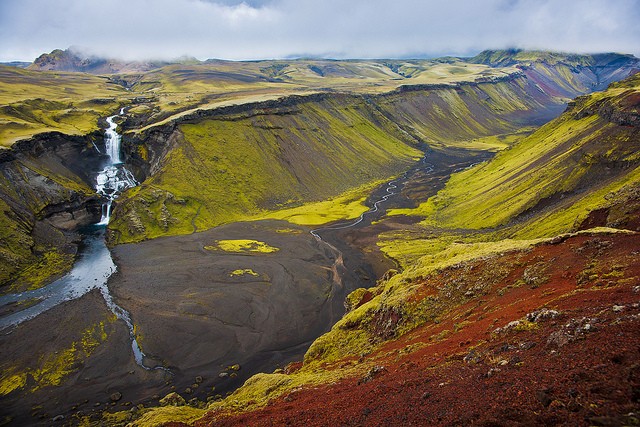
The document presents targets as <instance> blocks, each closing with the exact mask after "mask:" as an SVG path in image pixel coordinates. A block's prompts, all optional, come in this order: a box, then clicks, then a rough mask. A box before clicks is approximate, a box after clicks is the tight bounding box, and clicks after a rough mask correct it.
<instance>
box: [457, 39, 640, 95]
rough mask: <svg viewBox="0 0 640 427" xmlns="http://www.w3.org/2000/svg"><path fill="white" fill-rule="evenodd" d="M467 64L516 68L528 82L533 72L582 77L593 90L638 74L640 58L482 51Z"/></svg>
mask: <svg viewBox="0 0 640 427" xmlns="http://www.w3.org/2000/svg"><path fill="white" fill-rule="evenodd" d="M469 62H471V63H475V64H483V65H488V66H490V67H509V66H516V67H518V68H521V69H523V70H524V71H525V74H527V75H528V77H530V78H531V77H532V75H529V74H531V73H528V72H527V71H529V70H531V69H532V68H533V69H537V71H539V72H542V73H541V75H539V76H538V79H545V75H547V76H546V78H548V77H550V76H548V74H549V73H558V72H560V73H565V72H569V73H568V74H565V75H571V73H573V74H580V73H582V74H583V76H576V77H577V78H578V79H580V80H583V79H584V78H585V77H586V80H585V81H584V83H585V84H590V85H592V86H593V89H594V90H602V89H606V87H607V86H608V85H609V84H610V83H612V82H614V81H619V80H622V79H624V78H626V77H629V76H631V75H633V74H635V73H637V72H639V71H640V59H639V58H636V57H635V56H633V55H628V54H621V53H599V54H592V55H579V54H569V53H561V52H548V51H529V50H520V49H508V50H485V51H483V52H480V53H479V54H478V55H476V56H475V57H473V58H471V59H469ZM543 69H544V70H546V71H544V70H543ZM587 80H588V81H587Z"/></svg>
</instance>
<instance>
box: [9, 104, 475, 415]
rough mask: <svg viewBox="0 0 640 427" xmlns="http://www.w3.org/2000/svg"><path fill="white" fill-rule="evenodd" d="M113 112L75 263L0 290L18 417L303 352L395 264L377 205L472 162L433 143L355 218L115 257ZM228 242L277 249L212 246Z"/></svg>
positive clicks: (401, 201) (68, 411)
mask: <svg viewBox="0 0 640 427" xmlns="http://www.w3.org/2000/svg"><path fill="white" fill-rule="evenodd" d="M120 114H123V111H121V112H120ZM114 118H115V116H112V117H109V119H108V120H107V122H108V124H109V126H110V127H109V130H107V133H106V137H105V150H106V151H107V153H108V154H109V159H110V162H109V163H108V164H107V165H106V166H105V167H104V168H103V169H102V170H101V171H99V172H98V175H97V178H96V182H97V184H96V188H97V191H98V193H99V194H101V195H102V196H103V198H104V200H105V204H104V205H103V215H102V218H101V220H100V222H99V223H97V224H96V225H94V226H92V227H91V228H90V229H88V230H86V231H85V233H86V237H85V238H84V241H83V249H82V251H81V256H80V257H79V259H78V261H77V263H76V265H75V266H74V269H73V270H72V271H71V272H70V273H69V274H68V275H67V276H65V277H64V278H62V279H60V280H58V281H56V282H54V283H52V284H51V285H49V286H47V287H44V288H42V289H40V290H37V291H33V292H31V293H23V294H21V295H7V296H4V297H2V299H0V303H2V306H3V316H4V317H2V319H1V323H0V325H1V327H2V328H3V329H4V330H3V331H2V336H0V344H1V345H2V349H3V350H2V353H3V355H2V357H3V358H5V359H11V360H14V361H17V363H16V366H15V371H16V372H20V371H22V372H25V371H26V372H27V374H26V375H25V376H24V381H25V383H26V389H28V390H30V392H29V393H27V394H26V395H22V396H20V398H18V399H8V400H7V401H6V403H7V405H6V408H7V410H8V413H9V414H10V415H11V416H12V417H13V418H14V420H16V421H20V420H23V421H25V422H26V421H27V420H29V421H33V420H34V419H39V420H42V422H46V421H47V420H50V419H51V418H53V417H56V416H57V415H63V416H65V417H73V416H80V415H81V414H86V413H99V412H101V411H102V410H103V409H104V408H105V406H107V407H109V408H113V410H122V409H125V408H128V407H130V406H135V405H136V404H139V403H143V404H149V403H150V404H157V400H158V399H159V398H160V397H162V396H164V395H166V394H167V393H169V392H170V391H174V390H175V391H178V392H179V393H180V394H182V395H183V396H184V397H185V398H187V400H188V399H198V400H200V401H206V400H207V399H212V398H216V397H219V396H224V394H225V393H227V392H229V391H232V390H233V389H235V388H237V387H238V386H240V385H241V384H242V383H243V382H244V381H245V380H246V379H247V378H249V377H250V376H251V375H253V374H255V373H257V372H271V371H273V370H274V369H277V368H284V367H285V366H286V365H287V364H288V363H290V362H294V361H298V360H301V358H302V356H303V355H304V353H305V352H306V350H307V348H308V347H309V345H310V344H311V342H312V341H313V340H314V339H315V338H316V337H318V336H319V335H321V334H322V333H324V332H326V331H327V330H329V329H330V328H331V326H332V325H333V324H334V323H335V322H336V321H337V320H339V319H340V317H341V316H342V314H343V313H344V305H343V302H344V299H345V297H346V295H347V294H348V293H349V292H351V291H352V290H354V289H355V288H358V287H370V286H374V285H375V281H376V278H378V277H380V276H381V275H382V274H383V273H384V272H385V271H386V270H387V269H389V268H392V267H394V266H395V265H394V263H393V261H392V260H389V259H387V258H386V257H384V256H383V255H382V253H381V252H380V251H379V250H377V247H376V245H375V240H376V236H377V233H378V232H379V231H380V230H382V229H385V228H389V227H393V222H394V220H392V219H388V220H386V221H383V222H376V221H378V220H380V219H381V218H382V216H383V214H384V212H385V210H386V209H387V208H389V207H407V206H413V205H414V204H415V202H416V200H424V198H425V197H428V196H429V195H431V194H434V193H435V192H436V191H437V190H438V189H439V188H440V187H441V185H442V183H443V182H444V180H445V179H446V177H447V176H448V175H449V174H450V173H451V172H452V171H453V170H456V169H459V168H461V167H465V166H468V165H469V164H471V163H472V162H475V161H478V153H473V152H462V151H461V152H457V153H454V152H452V153H450V154H449V155H445V154H442V153H439V152H429V153H427V157H426V158H425V159H423V160H422V161H420V162H419V163H418V164H417V165H416V166H414V167H413V168H412V169H410V170H409V171H407V172H406V173H405V174H404V175H402V176H401V177H399V178H398V179H396V180H393V181H391V182H390V183H388V184H385V185H382V186H380V187H379V188H378V189H377V190H375V191H374V192H373V193H372V194H371V196H370V198H369V201H368V202H367V205H368V206H370V210H369V211H368V212H366V213H364V214H363V215H362V216H361V217H360V218H357V219H355V220H351V221H341V222H338V223H336V224H332V225H327V226H324V227H320V228H316V229H311V228H309V227H302V226H295V225H292V224H289V223H287V222H284V221H255V222H248V223H233V224H228V225H224V226H220V227H216V228H214V229H211V230H208V231H203V232H198V233H194V234H191V235H186V236H176V237H166V238H159V239H154V240H150V241H146V242H142V243H138V244H125V245H118V246H116V247H115V248H113V250H112V252H111V253H110V251H109V249H108V248H107V247H106V245H105V243H104V238H103V234H104V227H105V226H106V225H107V224H108V221H109V216H110V212H111V206H112V203H113V202H114V200H115V199H116V197H117V195H118V194H119V193H120V192H121V191H123V190H124V189H126V188H128V187H131V186H133V185H135V180H134V179H133V176H132V175H131V173H130V172H128V170H127V169H126V168H125V167H123V165H122V163H121V161H120V155H119V149H114V148H113V147H114V146H117V144H114V142H117V141H119V135H117V133H115V127H116V125H115V123H114V121H113V119H114ZM401 221H406V219H403V220H401ZM372 223H373V224H374V225H372ZM229 239H236V240H237V239H251V240H255V241H259V242H266V243H267V244H268V245H269V246H270V247H273V248H277V249H278V250H277V251H276V252H273V253H260V252H251V251H248V252H244V253H229V252H225V251H223V250H216V249H212V248H213V245H215V243H216V242H219V241H223V240H229ZM40 300H42V302H40V303H35V302H37V301H40ZM30 304H31V305H30ZM24 306H26V307H27V308H26V309H24V310H21V308H22V307H24ZM52 324H55V325H59V326H60V327H54V328H52V327H51V326H50V325H52ZM34 348H36V349H38V351H35V352H34V351H33V349H34ZM78 350H80V351H78ZM32 366H39V367H40V368H39V369H38V370H33V369H31V368H30V367H32ZM154 368H159V369H154ZM20 378H22V377H20ZM74 414H75V415H74Z"/></svg>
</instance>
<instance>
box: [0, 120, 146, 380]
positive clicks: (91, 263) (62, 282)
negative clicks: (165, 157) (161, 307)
mask: <svg viewBox="0 0 640 427" xmlns="http://www.w3.org/2000/svg"><path fill="white" fill-rule="evenodd" d="M123 114H124V108H123V109H121V110H120V112H119V113H118V114H114V115H113V116H110V117H108V118H107V123H108V125H109V127H108V128H107V129H106V132H105V152H104V153H102V152H100V151H99V150H98V148H97V147H96V150H98V151H99V152H100V154H103V155H106V156H107V161H106V163H105V165H104V167H103V169H102V170H101V171H99V172H98V173H97V175H96V182H95V188H96V192H97V193H98V194H100V195H101V196H102V197H103V199H104V203H103V206H102V217H101V219H100V222H98V223H96V224H93V225H91V226H89V227H87V228H86V229H85V230H83V231H84V238H83V241H82V246H81V251H80V256H79V257H78V260H77V261H76V262H75V264H74V266H73V268H72V269H71V271H70V272H69V273H68V274H67V275H65V276H64V277H62V278H60V279H58V280H56V281H55V282H53V283H51V284H49V285H47V286H45V287H43V288H40V289H36V290H33V291H27V292H21V293H16V294H9V295H5V296H2V297H0V307H1V306H5V305H7V304H19V303H27V304H31V306H29V307H28V308H25V309H23V310H21V311H18V312H15V313H11V314H9V315H6V316H4V317H1V318H0V330H4V329H8V328H11V327H14V326H17V325H19V324H20V323H22V322H26V321H28V320H30V319H33V318H35V317H36V316H38V315H40V314H42V313H44V312H45V311H47V310H49V309H51V308H53V307H55V306H57V305H59V304H61V303H63V302H65V301H71V300H74V299H77V298H80V297H81V296H83V295H85V294H86V293H88V292H90V291H92V290H94V289H97V290H99V291H100V293H101V294H102V296H103V298H104V301H105V303H106V305H107V307H108V308H109V310H111V311H112V312H113V314H115V315H116V317H117V318H118V319H120V320H122V321H124V322H125V323H126V325H127V327H128V329H129V335H130V337H131V349H132V351H133V355H134V358H135V360H136V363H137V364H138V365H140V366H141V367H143V368H145V369H156V368H155V367H154V368H150V367H148V366H146V365H145V364H144V360H145V355H144V353H143V352H142V350H141V349H140V346H139V345H138V342H137V341H136V338H135V334H134V330H133V322H132V321H131V316H130V315H129V313H128V312H127V311H126V310H125V309H123V308H122V307H120V306H119V305H118V304H116V303H115V302H114V300H113V297H112V295H111V293H110V292H109V287H108V286H107V282H108V280H109V277H111V275H112V274H113V273H114V272H115V271H116V269H117V267H116V265H115V264H114V262H113V259H112V258H111V253H110V252H109V248H107V246H106V244H105V239H104V233H105V229H106V226H107V224H109V220H110V218H111V207H112V204H113V201H114V200H115V199H116V198H117V197H118V196H119V195H120V194H121V193H122V192H123V191H124V190H126V189H127V188H130V187H134V186H136V185H137V182H136V180H135V178H134V177H133V174H132V173H131V171H129V170H128V169H127V168H126V167H125V166H124V165H123V163H122V160H121V158H120V145H121V144H120V142H121V135H119V134H118V132H117V126H118V125H117V124H116V122H115V121H114V120H115V119H116V117H119V116H122V115H123ZM34 302H35V304H34Z"/></svg>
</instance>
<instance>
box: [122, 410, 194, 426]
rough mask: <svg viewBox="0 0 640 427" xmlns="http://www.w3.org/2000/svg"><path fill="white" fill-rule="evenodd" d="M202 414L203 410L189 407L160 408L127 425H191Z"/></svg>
mask: <svg viewBox="0 0 640 427" xmlns="http://www.w3.org/2000/svg"><path fill="white" fill-rule="evenodd" d="M204 414H205V411H204V410H203V409H198V408H192V407H190V406H162V407H158V408H153V410H150V411H147V412H145V413H144V415H142V416H141V417H140V418H138V419H137V420H135V421H133V422H132V423H131V424H129V425H130V426H132V427H160V426H162V425H164V424H166V423H168V422H170V421H173V422H180V423H185V424H187V425H193V423H194V422H195V421H196V420H197V419H199V418H202V416H203V415H204Z"/></svg>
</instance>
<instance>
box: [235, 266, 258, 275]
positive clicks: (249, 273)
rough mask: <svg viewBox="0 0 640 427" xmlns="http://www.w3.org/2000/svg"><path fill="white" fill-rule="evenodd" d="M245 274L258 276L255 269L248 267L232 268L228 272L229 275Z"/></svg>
mask: <svg viewBox="0 0 640 427" xmlns="http://www.w3.org/2000/svg"><path fill="white" fill-rule="evenodd" d="M245 274H248V275H251V276H259V274H258V273H256V272H255V271H253V270H252V269H250V268H245V269H237V270H233V271H232V272H231V273H229V275H230V276H244V275H245Z"/></svg>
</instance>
